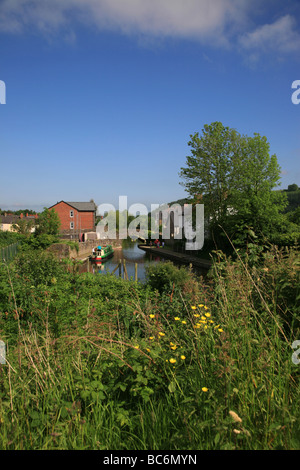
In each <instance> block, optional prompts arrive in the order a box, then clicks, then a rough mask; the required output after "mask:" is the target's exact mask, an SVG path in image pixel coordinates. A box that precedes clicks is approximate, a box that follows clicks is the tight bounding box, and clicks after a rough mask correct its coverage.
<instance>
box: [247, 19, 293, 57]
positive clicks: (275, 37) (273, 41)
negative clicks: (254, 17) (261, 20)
mask: <svg viewBox="0 0 300 470" xmlns="http://www.w3.org/2000/svg"><path fill="white" fill-rule="evenodd" d="M240 45H241V46H242V48H243V49H244V50H246V51H249V52H250V53H253V54H254V55H255V54H259V55H260V54H262V53H264V52H269V51H275V52H277V53H279V54H286V53H289V52H296V51H299V50H300V34H299V32H298V31H297V30H296V22H295V19H294V18H293V17H292V16H290V15H285V16H283V17H281V18H279V19H278V20H277V21H275V22H274V23H271V24H264V25H262V26H259V27H258V28H256V29H255V30H254V31H253V32H251V33H245V34H244V35H242V36H241V37H240Z"/></svg>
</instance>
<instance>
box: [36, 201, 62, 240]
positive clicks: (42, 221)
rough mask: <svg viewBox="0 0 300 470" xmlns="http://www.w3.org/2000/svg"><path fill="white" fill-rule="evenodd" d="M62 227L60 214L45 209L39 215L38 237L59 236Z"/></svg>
mask: <svg viewBox="0 0 300 470" xmlns="http://www.w3.org/2000/svg"><path fill="white" fill-rule="evenodd" d="M60 226H61V222H60V218H59V215H58V213H57V212H56V211H55V210H54V209H51V210H50V209H48V208H47V207H45V208H44V210H43V212H41V213H40V214H39V217H38V221H37V227H36V231H35V233H36V235H42V234H43V235H44V234H47V235H54V236H57V235H58V234H59V229H60Z"/></svg>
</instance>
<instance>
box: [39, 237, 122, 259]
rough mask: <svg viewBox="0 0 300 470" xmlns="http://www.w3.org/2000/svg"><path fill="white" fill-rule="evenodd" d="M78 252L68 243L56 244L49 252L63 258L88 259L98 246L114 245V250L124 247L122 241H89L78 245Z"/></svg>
mask: <svg viewBox="0 0 300 470" xmlns="http://www.w3.org/2000/svg"><path fill="white" fill-rule="evenodd" d="M77 245H78V251H77V250H76V249H75V248H72V247H71V246H69V245H67V244H66V243H55V244H54V245H51V246H50V247H49V248H48V251H50V252H51V253H53V254H55V256H57V257H58V258H59V259H61V258H75V259H82V258H87V257H88V256H89V255H91V254H92V250H93V248H95V247H96V246H98V245H100V246H101V245H112V246H113V247H114V248H116V247H120V246H121V245H122V240H109V239H107V240H87V241H86V242H80V243H77Z"/></svg>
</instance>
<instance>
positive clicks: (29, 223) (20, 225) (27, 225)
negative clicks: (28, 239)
mask: <svg viewBox="0 0 300 470" xmlns="http://www.w3.org/2000/svg"><path fill="white" fill-rule="evenodd" d="M34 225H35V221H34V220H27V219H19V220H18V222H17V223H15V224H13V225H12V227H13V229H14V230H16V232H17V233H21V234H23V235H29V234H30V233H31V230H32V228H33V227H34Z"/></svg>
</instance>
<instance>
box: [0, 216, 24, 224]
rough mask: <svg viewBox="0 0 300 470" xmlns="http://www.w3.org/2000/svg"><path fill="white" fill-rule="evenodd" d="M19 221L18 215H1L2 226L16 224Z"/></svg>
mask: <svg viewBox="0 0 300 470" xmlns="http://www.w3.org/2000/svg"><path fill="white" fill-rule="evenodd" d="M18 220H20V217H19V216H18V215H0V224H16V223H17V222H18Z"/></svg>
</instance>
